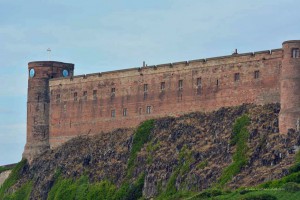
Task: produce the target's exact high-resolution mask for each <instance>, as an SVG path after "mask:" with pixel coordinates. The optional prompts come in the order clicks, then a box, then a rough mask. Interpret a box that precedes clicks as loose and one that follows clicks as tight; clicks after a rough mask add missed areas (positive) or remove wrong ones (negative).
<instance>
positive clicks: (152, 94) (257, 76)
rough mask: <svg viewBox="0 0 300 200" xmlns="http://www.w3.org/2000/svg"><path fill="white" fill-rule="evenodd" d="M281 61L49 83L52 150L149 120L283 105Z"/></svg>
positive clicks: (246, 58)
mask: <svg viewBox="0 0 300 200" xmlns="http://www.w3.org/2000/svg"><path fill="white" fill-rule="evenodd" d="M282 56H283V51H282V49H276V50H272V51H263V52H256V53H254V54H253V53H248V54H235V55H231V56H225V57H217V58H209V59H206V60H194V61H187V62H179V63H173V64H165V65H158V66H149V67H142V68H134V69H127V70H120V71H114V72H105V73H98V74H90V75H84V76H76V77H68V78H56V79H51V80H50V81H49V91H50V114H49V142H50V146H51V147H56V146H58V145H60V144H62V143H63V142H65V141H67V140H69V139H70V138H72V137H74V136H78V135H82V134H98V133H101V132H102V131H104V132H106V131H111V130H113V129H117V128H126V127H135V126H137V125H138V124H139V123H140V122H141V121H144V120H146V119H149V118H157V117H163V116H167V115H172V116H177V115H180V114H184V113H188V112H194V111H204V112H205V111H212V110H216V109H218V108H220V107H224V106H236V105H240V104H243V103H255V104H266V103H274V102H280V70H281V65H282ZM125 110H126V111H125ZM125 115H126V116H125Z"/></svg>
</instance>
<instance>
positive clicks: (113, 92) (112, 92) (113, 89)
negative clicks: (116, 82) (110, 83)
mask: <svg viewBox="0 0 300 200" xmlns="http://www.w3.org/2000/svg"><path fill="white" fill-rule="evenodd" d="M110 95H111V97H114V96H115V95H116V88H111V94H110Z"/></svg>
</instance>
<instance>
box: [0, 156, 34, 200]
mask: <svg viewBox="0 0 300 200" xmlns="http://www.w3.org/2000/svg"><path fill="white" fill-rule="evenodd" d="M26 163H27V161H26V160H22V161H21V162H19V163H18V164H17V165H16V166H15V167H14V168H13V169H12V172H11V173H10V175H9V177H8V178H7V179H6V180H5V181H4V183H3V184H2V186H1V187H0V199H5V198H8V197H9V196H10V195H12V194H9V193H8V189H9V188H10V187H12V186H13V185H14V184H15V183H17V181H18V180H19V178H20V177H21V171H22V169H23V167H24V166H25V165H26ZM30 185H31V184H29V183H28V185H27V187H28V188H27V187H26V188H25V189H26V191H28V190H31V188H30V187H29V186H30ZM23 189H24V188H23ZM25 189H24V190H25ZM22 191H23V190H22ZM24 199H26V196H24Z"/></svg>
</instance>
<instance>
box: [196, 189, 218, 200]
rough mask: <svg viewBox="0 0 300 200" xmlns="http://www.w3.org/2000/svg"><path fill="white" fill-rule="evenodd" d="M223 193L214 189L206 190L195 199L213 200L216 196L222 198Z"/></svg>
mask: <svg viewBox="0 0 300 200" xmlns="http://www.w3.org/2000/svg"><path fill="white" fill-rule="evenodd" d="M222 194H223V193H222V191H221V190H218V189H212V190H206V191H204V192H201V193H199V194H197V195H196V196H195V197H196V198H200V199H202V198H211V197H216V196H220V195H222Z"/></svg>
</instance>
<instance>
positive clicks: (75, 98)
mask: <svg viewBox="0 0 300 200" xmlns="http://www.w3.org/2000/svg"><path fill="white" fill-rule="evenodd" d="M74 101H77V92H74Z"/></svg>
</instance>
